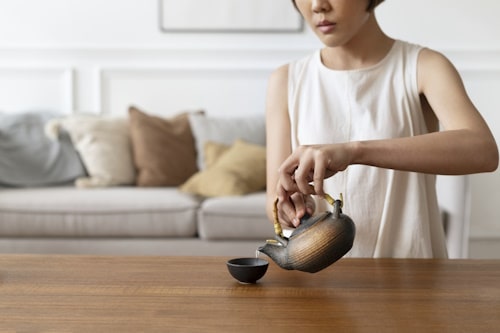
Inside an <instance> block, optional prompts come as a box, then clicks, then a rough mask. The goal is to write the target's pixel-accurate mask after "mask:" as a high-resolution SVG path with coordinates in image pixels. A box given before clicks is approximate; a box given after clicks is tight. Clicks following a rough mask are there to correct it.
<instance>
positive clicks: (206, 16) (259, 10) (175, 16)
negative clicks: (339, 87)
mask: <svg viewBox="0 0 500 333" xmlns="http://www.w3.org/2000/svg"><path fill="white" fill-rule="evenodd" d="M159 14H160V17H159V19H160V29H161V30H162V31H164V32H196V33H200V32H250V33H259V32H275V33H278V32H300V31H302V30H303V20H302V17H301V15H300V14H299V13H298V12H297V10H296V9H295V8H294V6H293V4H292V2H291V0H159Z"/></svg>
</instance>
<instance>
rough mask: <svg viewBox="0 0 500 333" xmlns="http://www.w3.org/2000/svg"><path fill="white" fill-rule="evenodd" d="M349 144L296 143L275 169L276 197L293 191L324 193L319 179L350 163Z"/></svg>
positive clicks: (331, 174)
mask: <svg viewBox="0 0 500 333" xmlns="http://www.w3.org/2000/svg"><path fill="white" fill-rule="evenodd" d="M353 147H354V143H343V144H330V145H313V146H300V147H298V148H297V149H295V151H294V152H293V153H292V154H291V155H290V156H289V157H288V158H287V159H286V160H285V161H284V162H283V164H282V165H281V167H280V169H279V181H278V184H279V186H278V197H280V199H281V197H282V198H286V197H287V196H288V195H290V194H292V193H296V192H298V193H301V194H306V195H311V194H316V195H319V196H324V195H325V193H324V191H323V180H324V179H325V178H329V177H331V176H333V175H334V174H336V173H337V172H339V171H344V170H345V169H346V168H347V167H348V166H349V164H351V161H352V156H353ZM311 182H312V183H313V186H311V185H310V183H311ZM290 196H293V195H290Z"/></svg>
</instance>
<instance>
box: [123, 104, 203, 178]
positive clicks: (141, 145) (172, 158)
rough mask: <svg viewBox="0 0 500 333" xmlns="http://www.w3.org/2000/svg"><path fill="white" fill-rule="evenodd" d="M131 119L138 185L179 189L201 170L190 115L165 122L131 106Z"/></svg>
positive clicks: (163, 119)
mask: <svg viewBox="0 0 500 333" xmlns="http://www.w3.org/2000/svg"><path fill="white" fill-rule="evenodd" d="M129 119H130V135H131V139H132V148H133V158H134V163H135V167H136V168H137V172H138V176H137V185H138V186H178V185H180V184H182V183H184V182H185V181H186V180H187V179H188V178H189V177H190V176H192V175H193V174H194V173H195V172H196V171H198V168H197V166H196V149H195V147H194V139H193V134H192V133H191V128H190V126H189V120H188V114H187V113H182V114H179V115H177V116H175V117H172V118H169V119H165V118H161V117H157V116H153V115H149V114H146V113H145V112H143V111H141V110H139V109H138V108H136V107H133V106H131V107H130V108H129Z"/></svg>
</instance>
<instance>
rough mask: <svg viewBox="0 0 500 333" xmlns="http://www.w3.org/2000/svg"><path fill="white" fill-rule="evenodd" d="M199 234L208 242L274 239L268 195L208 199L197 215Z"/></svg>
mask: <svg viewBox="0 0 500 333" xmlns="http://www.w3.org/2000/svg"><path fill="white" fill-rule="evenodd" d="M198 232H199V235H200V238H202V239H208V240H233V239H262V241H263V242H264V241H265V240H266V239H267V238H272V237H273V235H274V230H273V225H272V224H271V222H270V221H269V219H268V218H267V215H266V194H265V192H257V193H252V194H247V195H242V196H229V197H216V198H209V199H206V200H205V201H204V202H203V203H202V205H201V209H200V211H199V212H198Z"/></svg>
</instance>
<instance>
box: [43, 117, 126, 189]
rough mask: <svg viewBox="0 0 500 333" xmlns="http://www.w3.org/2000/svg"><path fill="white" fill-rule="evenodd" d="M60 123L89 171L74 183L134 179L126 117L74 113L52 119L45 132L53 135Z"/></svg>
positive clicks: (83, 184) (98, 184) (87, 184)
mask: <svg viewBox="0 0 500 333" xmlns="http://www.w3.org/2000/svg"><path fill="white" fill-rule="evenodd" d="M60 127H62V128H64V129H65V130H66V131H67V132H68V133H69V135H70V137H71V140H72V142H73V145H74V146H75V148H76V150H77V151H78V153H79V154H80V157H81V159H82V161H83V164H84V166H85V169H86V170H87V173H88V177H81V178H78V179H77V180H76V181H75V185H76V186H77V187H104V186H114V185H130V184H134V183H135V169H134V164H133V161H132V151H131V146H130V136H129V130H128V121H127V119H126V118H116V117H111V116H99V115H92V114H75V115H70V116H68V117H64V118H58V119H53V120H51V121H50V122H49V123H47V125H46V133H47V134H48V135H49V136H56V135H57V133H58V131H59V128H60Z"/></svg>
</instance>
